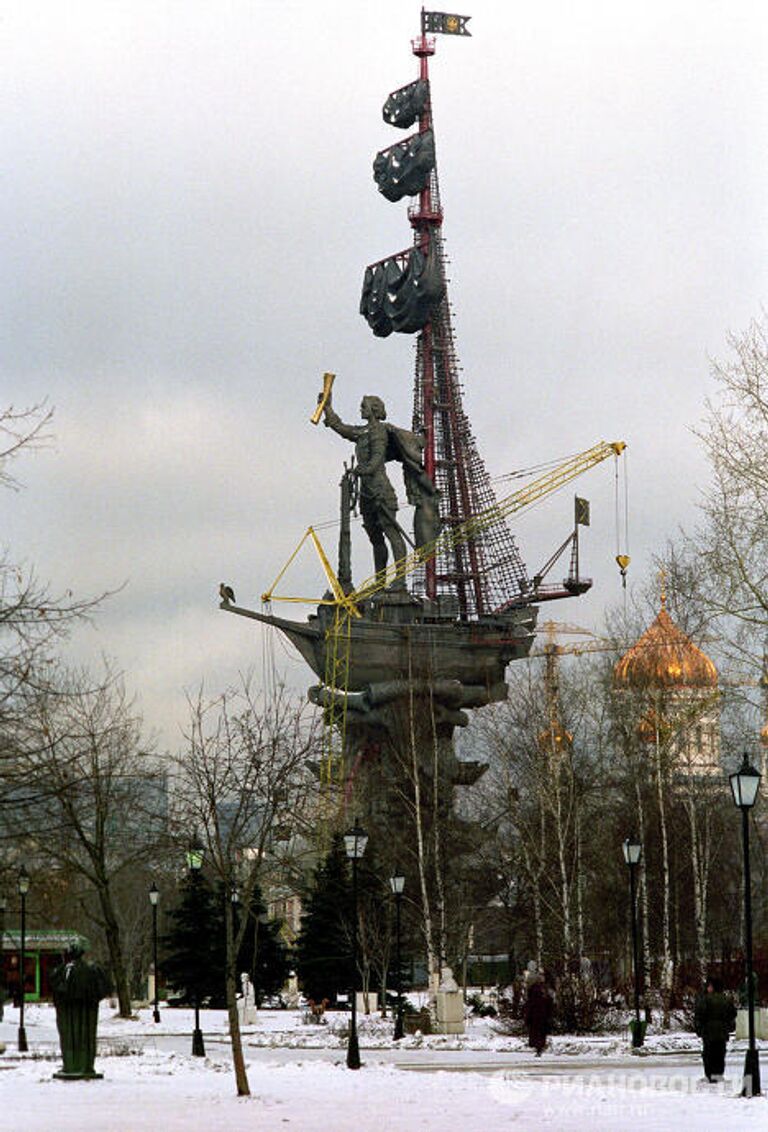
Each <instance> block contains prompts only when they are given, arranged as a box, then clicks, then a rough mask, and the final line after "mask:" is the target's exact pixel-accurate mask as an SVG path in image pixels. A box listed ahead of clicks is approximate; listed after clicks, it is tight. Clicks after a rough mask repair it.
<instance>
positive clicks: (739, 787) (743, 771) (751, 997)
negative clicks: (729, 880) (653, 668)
mask: <svg viewBox="0 0 768 1132" xmlns="http://www.w3.org/2000/svg"><path fill="white" fill-rule="evenodd" d="M728 781H729V782H730V784H731V791H732V793H733V800H734V802H735V804H736V805H737V806H738V808H739V809H740V810H741V833H742V844H743V850H744V952H745V955H746V960H747V964H746V966H747V1016H748V1023H749V1046H748V1048H747V1053H746V1057H745V1059H744V1080H743V1084H742V1090H741V1095H742V1096H745V1097H756V1096H759V1095H760V1062H759V1059H758V1055H757V1048H756V1046H755V986H754V982H753V975H752V881H751V877H750V869H749V811H750V810H751V809H752V807H753V806H754V804H755V801H756V799H757V791H758V788H759V786H760V773H759V771H757V770H755V768H754V767H753V766H752V765H751V763H750V761H749V758H748V757H747V755H746V753H745V754H744V757H743V759H742V763H741V766H740V767H739V769H738V770H737V771H736V772H735V773H734V774H731V775H729V776H728Z"/></svg>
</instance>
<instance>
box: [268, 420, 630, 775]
mask: <svg viewBox="0 0 768 1132" xmlns="http://www.w3.org/2000/svg"><path fill="white" fill-rule="evenodd" d="M625 448H626V444H625V442H624V441H622V440H615V441H600V442H599V443H597V444H595V445H593V446H592V447H591V448H588V449H587V450H586V451H584V452H580V453H577V454H576V455H575V456H570V457H569V458H568V459H567V460H564V461H562V463H560V464H558V465H557V466H556V467H555V468H552V469H551V470H550V471H548V472H546V473H544V474H543V475H541V476H539V477H538V478H537V479H535V480H533V481H532V482H531V483H529V484H528V485H526V486H525V487H523V488H520V489H519V490H518V491H515V492H513V493H512V494H511V495H508V496H506V497H505V498H503V499H501V500H499V501H498V503H495V504H494V505H493V506H492V507H489V508H486V509H485V510H484V511H481V512H480V513H479V514H477V515H474V516H472V518H470V519H467V520H465V521H464V522H462V523H458V524H456V526H451V527H449V528H447V529H446V530H444V531H443V532H442V533H441V534H440V535H439V536H438V537H437V538H436V539H434V540H433V541H431V542H428V543H425V544H424V545H423V546H420V547H417V548H416V549H415V550H414V551H412V552H411V553H410V554H407V555H405V557H403V558H401V559H399V560H398V561H396V562H393V563H392V564H391V565H389V566H388V567H387V568H386V570H382V571H380V572H379V573H376V574H374V575H372V576H371V577H370V578H368V579H366V581H364V582H363V583H362V584H361V585H359V586H357V587H356V588H355V589H354V590H352V591H351V592H345V590H344V588H343V587H342V585H341V584H340V582H339V579H338V577H337V576H336V574H335V572H334V570H333V568H332V566H331V564H330V561H329V559H328V556H327V554H326V553H325V551H324V550H323V547H322V545H321V543H320V540H319V538H318V536H317V533H316V531H315V530H314V528H313V527H309V528H308V529H307V531H306V532H305V533H304V535H303V537H302V539H301V541H300V542H299V545H298V546H297V547H296V549H295V550H294V552H293V554H292V555H291V557H290V558H289V560H288V562H287V563H286V564H285V566H284V567H283V569H282V570H281V571H280V573H279V574H278V576H277V578H276V579H275V581H274V582H273V583H272V585H271V586H270V588H269V589H268V590H266V591H265V593H263V594H262V601H263V602H265V603H268V602H272V601H287V602H311V604H313V605H327V606H332V607H333V620H332V621H331V623H330V625H329V628H328V629H327V631H326V648H325V677H324V683H325V686H326V688H328V689H330V690H331V691H339V692H342V693H346V691H347V687H348V674H349V656H350V647H351V622H352V620H353V619H354V618H360V617H361V616H362V614H361V611H360V606H361V605H362V604H363V603H364V602H367V601H369V600H370V599H371V598H373V597H374V596H375V595H376V594H378V593H380V592H381V591H383V590H385V589H387V588H388V587H389V586H391V585H392V584H393V583H394V582H396V581H399V580H400V579H403V578H406V577H407V576H408V575H410V574H412V573H413V572H414V571H415V570H416V569H418V568H419V567H420V566H423V565H424V564H425V563H426V562H428V561H429V560H430V559H432V558H434V557H436V556H437V555H440V554H446V553H448V552H450V551H451V550H453V549H454V548H456V547H458V546H461V545H463V544H465V543H468V542H471V541H472V539H473V538H475V537H476V536H477V535H479V534H480V533H481V532H483V531H485V530H488V529H489V528H490V527H493V526H495V525H496V524H497V523H501V522H503V521H504V520H505V519H507V518H509V517H510V516H512V515H516V514H519V513H520V512H521V511H524V510H525V509H526V508H528V507H531V506H532V505H533V504H534V503H537V502H538V501H539V500H541V499H543V498H545V497H546V496H548V495H551V494H552V493H553V492H555V491H557V490H558V489H559V488H561V487H563V486H564V485H565V484H567V483H569V482H570V481H571V480H573V479H576V478H577V477H578V476H580V475H583V473H584V472H587V471H589V470H590V469H591V468H593V467H595V466H596V465H597V464H600V463H602V462H603V460H606V459H608V457H609V456H615V457H616V458H618V457H619V456H620V455H621V454H622V452H623V451H624V449H625ZM307 541H311V542H312V544H313V546H314V548H315V550H316V552H317V555H318V557H319V559H320V562H321V564H322V567H323V570H324V572H325V575H326V577H327V579H328V583H329V587H330V593H329V595H328V596H327V597H324V598H322V599H321V600H320V601H318V600H317V598H300V597H286V596H282V595H280V594H277V593H276V592H275V590H276V587H277V586H278V585H279V583H280V581H281V579H282V578H283V576H284V575H285V573H286V571H287V570H288V568H289V566H290V565H291V563H292V562H293V561H294V559H295V558H296V556H297V555H298V553H299V551H300V550H301V548H302V547H303V546H304V544H305V543H306V542H307ZM627 561H628V560H627ZM625 568H626V564H625V565H624V566H622V569H623V570H624V569H625ZM529 600H530V601H531V602H532V603H535V601H536V593H535V590H533V591H532V592H531V594H530V596H529ZM325 721H326V742H325V755H324V759H323V767H324V778H326V781H328V782H330V781H331V778H332V776H333V770H334V767H335V766H341V765H342V764H341V758H340V754H341V751H342V750H343V746H344V736H345V731H346V695H345V694H342V695H341V696H335V695H331V696H330V697H329V702H328V706H327V707H326V713H325Z"/></svg>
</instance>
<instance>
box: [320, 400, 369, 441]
mask: <svg viewBox="0 0 768 1132" xmlns="http://www.w3.org/2000/svg"><path fill="white" fill-rule="evenodd" d="M324 418H325V426H326V428H332V429H333V431H334V432H337V433H338V434H339V436H343V437H344V439H345V440H352V441H355V440H358V439H359V437H360V434H361V433H362V432H363V431H364V430H365V425H350V424H345V423H344V421H343V420H342V419H341V417H340V416H339V414H338V413H336V412H334V410H333V409H332V408H331V406H330V405H326V407H325V411H324Z"/></svg>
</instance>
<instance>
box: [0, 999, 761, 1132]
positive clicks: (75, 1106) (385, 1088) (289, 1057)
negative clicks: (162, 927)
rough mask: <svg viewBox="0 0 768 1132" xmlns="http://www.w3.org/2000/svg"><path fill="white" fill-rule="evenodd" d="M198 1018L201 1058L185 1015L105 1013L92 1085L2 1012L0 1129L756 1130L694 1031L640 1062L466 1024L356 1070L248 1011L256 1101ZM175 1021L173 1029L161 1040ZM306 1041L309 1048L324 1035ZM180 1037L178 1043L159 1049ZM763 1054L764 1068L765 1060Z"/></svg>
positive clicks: (733, 1067)
mask: <svg viewBox="0 0 768 1132" xmlns="http://www.w3.org/2000/svg"><path fill="white" fill-rule="evenodd" d="M207 1013H208V1014H209V1015H211V1016H210V1017H207V1018H205V1019H204V1026H205V1030H206V1041H207V1047H208V1050H207V1051H208V1055H209V1056H208V1057H207V1058H205V1059H200V1058H192V1057H191V1056H189V1051H188V1049H187V1048H186V1047H187V1040H188V1031H187V1022H189V1021H191V1018H188V1017H186V1016H184V1015H183V1013H182V1012H166V1013H164V1015H163V1022H162V1024H161V1025H162V1028H163V1030H164V1031H165V1033H163V1034H160V1033H158V1032H157V1031H158V1030H160V1028H161V1027H153V1026H152V1024H151V1020H149V1021H148V1019H147V1016H146V1015H143V1016H142V1017H141V1018H139V1020H137V1021H136V1022H127V1023H126V1022H122V1021H120V1020H117V1019H113V1018H111V1017H109V1015H108V1014H106V1015H105V1017H104V1019H103V1025H102V1032H101V1043H100V1049H101V1050H103V1054H102V1055H101V1056H100V1057H99V1058H98V1060H97V1068H98V1069H99V1070H100V1072H102V1073H103V1074H104V1080H103V1081H94V1082H61V1081H54V1080H53V1078H52V1074H53V1072H54V1071H55V1070H56V1069H57V1068H58V1067H59V1062H58V1059H57V1058H55V1057H54V1050H55V1027H54V1018H53V1012H52V1011H51V1010H50V1009H49V1008H45V1007H41V1008H35V1009H33V1010H29V1011H28V1037H29V1042H30V1053H29V1054H27V1055H19V1054H18V1053H17V1052H16V1025H17V1017H16V1014H17V1012H15V1011H12V1010H9V1011H7V1012H6V1020H5V1021H4V1022H3V1023H0V1040H1V1041H4V1042H5V1043H6V1045H7V1048H6V1051H5V1053H4V1054H3V1055H0V1132H83V1130H84V1129H87V1132H218V1130H219V1129H222V1130H225V1132H254V1130H262V1129H264V1130H269V1132H274V1130H276V1129H282V1128H285V1129H286V1130H287V1132H290V1130H291V1129H295V1130H296V1132H438V1130H440V1132H443V1130H448V1129H450V1130H451V1132H453V1130H457V1132H489V1130H490V1129H493V1132H503V1130H505V1129H513V1130H517V1129H520V1132H585V1130H586V1129H588V1130H589V1132H624V1130H626V1132H629V1130H630V1129H631V1130H633V1132H634V1129H636V1128H638V1127H642V1129H643V1132H669V1129H670V1128H675V1127H687V1128H691V1129H695V1132H724V1130H726V1129H733V1130H734V1132H753V1130H754V1132H765V1129H766V1128H768V1099H767V1098H766V1097H756V1098H753V1099H751V1100H746V1099H741V1098H739V1097H738V1096H735V1095H734V1093H735V1092H736V1091H737V1089H738V1087H739V1085H740V1074H741V1068H742V1064H743V1050H742V1049H741V1048H740V1046H736V1047H733V1046H732V1047H731V1049H730V1050H729V1056H728V1062H727V1075H728V1077H727V1080H726V1082H725V1083H724V1084H723V1085H722V1086H708V1085H707V1086H703V1088H702V1086H701V1085H700V1083H699V1078H700V1077H701V1068H700V1062H699V1060H698V1058H697V1056H696V1046H695V1039H693V1038H692V1036H691V1035H676V1036H675V1038H674V1041H673V1040H671V1039H666V1044H667V1045H669V1046H671V1048H670V1049H669V1050H668V1052H665V1051H664V1049H663V1048H662V1049H658V1050H657V1051H656V1052H655V1053H654V1052H651V1053H650V1054H649V1055H648V1056H646V1057H632V1056H630V1055H629V1054H628V1052H627V1046H626V1043H625V1042H624V1041H622V1040H618V1041H616V1040H614V1039H611V1038H604V1039H597V1040H596V1039H585V1040H584V1041H582V1042H579V1041H578V1040H576V1039H563V1041H562V1043H561V1046H560V1050H561V1051H560V1052H557V1048H558V1047H557V1043H555V1052H553V1053H548V1054H546V1055H545V1057H544V1058H543V1059H542V1060H541V1061H536V1060H534V1059H532V1058H531V1057H530V1056H529V1055H528V1053H527V1052H526V1051H525V1049H524V1047H523V1046H522V1043H520V1042H519V1041H517V1040H516V1039H505V1041H506V1043H507V1046H506V1048H504V1047H503V1044H502V1046H501V1048H500V1043H499V1041H498V1040H497V1036H494V1035H492V1034H491V1033H490V1032H489V1031H487V1030H482V1029H480V1028H478V1029H477V1030H476V1031H474V1030H473V1033H472V1034H471V1035H470V1037H469V1038H468V1039H467V1040H466V1041H464V1042H463V1048H442V1049H441V1048H435V1046H434V1045H433V1046H431V1047H430V1046H429V1045H428V1044H427V1042H426V1041H425V1044H424V1045H423V1046H421V1048H419V1047H418V1045H416V1046H414V1045H413V1044H412V1045H411V1046H410V1047H408V1048H401V1049H396V1048H392V1046H391V1043H390V1047H389V1048H378V1049H366V1048H365V1044H364V1043H363V1049H362V1057H363V1068H362V1069H361V1070H360V1071H359V1072H358V1073H354V1072H350V1071H349V1070H348V1069H347V1068H346V1066H345V1065H344V1050H343V1047H341V1046H340V1045H339V1040H338V1037H334V1036H333V1034H326V1035H324V1042H323V1044H318V1046H317V1047H316V1048H314V1049H312V1050H308V1049H298V1048H295V1047H294V1048H286V1047H285V1046H282V1045H277V1044H275V1046H273V1047H269V1046H268V1045H266V1044H264V1039H265V1031H267V1030H269V1029H270V1027H272V1028H273V1029H274V1033H273V1040H274V1042H275V1043H278V1042H282V1041H292V1042H295V1041H298V1040H299V1039H300V1037H301V1032H300V1031H301V1027H300V1025H299V1024H298V1022H296V1020H292V1022H296V1024H295V1025H293V1024H291V1027H290V1030H291V1032H286V1030H285V1026H286V1018H285V1015H283V1016H282V1018H281V1017H280V1016H279V1015H276V1016H274V1017H273V1018H271V1019H270V1018H266V1017H264V1018H260V1030H261V1033H260V1037H259V1042H260V1045H259V1046H258V1047H254V1046H250V1045H249V1046H248V1048H247V1058H248V1063H249V1067H248V1075H249V1080H250V1085H251V1090H252V1096H250V1097H242V1098H238V1097H236V1096H235V1095H234V1081H233V1076H232V1070H231V1065H230V1060H229V1056H228V1050H227V1048H226V1043H225V1033H224V1025H223V1019H222V1018H216V1017H213V1014H214V1012H207ZM171 1028H172V1029H173V1034H174V1035H175V1036H172V1035H168V1034H167V1031H168V1030H169V1029H171ZM185 1031H187V1032H186V1033H185ZM483 1034H485V1037H483ZM252 1036H253V1035H251V1034H248V1035H247V1036H246V1040H247V1041H250V1040H251V1037H252ZM308 1037H311V1035H308ZM312 1040H318V1042H319V1041H320V1036H319V1035H318V1036H317V1038H313V1039H312ZM379 1040H380V1041H381V1039H379ZM177 1041H178V1042H180V1043H181V1045H182V1047H183V1048H184V1052H176V1051H175V1050H174V1049H169V1048H164V1047H166V1045H167V1044H168V1043H173V1044H175V1043H176V1042H177ZM436 1041H437V1043H438V1044H439V1042H440V1039H436ZM510 1043H512V1046H513V1047H514V1048H510ZM657 1044H658V1043H657ZM664 1044H665V1043H664V1042H662V1043H661V1045H662V1046H663V1045H664ZM454 1045H456V1046H459V1047H461V1045H462V1043H454ZM649 1045H651V1046H652V1043H649ZM470 1046H472V1047H474V1048H468V1047H470ZM129 1049H135V1050H137V1051H138V1050H140V1049H143V1052H133V1053H130V1052H127V1051H128V1050H129ZM579 1049H581V1052H578V1050H579ZM563 1050H567V1051H569V1052H562V1051H563ZM622 1051H623V1053H622ZM41 1054H42V1056H40V1055H41ZM121 1054H122V1055H121ZM763 1062H764V1065H763V1072H764V1074H765V1075H766V1077H768V1056H766V1054H764V1055H763Z"/></svg>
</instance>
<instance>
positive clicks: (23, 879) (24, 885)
mask: <svg viewBox="0 0 768 1132" xmlns="http://www.w3.org/2000/svg"><path fill="white" fill-rule="evenodd" d="M28 892H29V874H28V873H27V870H26V869H25V868H24V866H23V865H22V866H21V869H20V870H19V896H20V897H21V952H20V955H19V1041H18V1045H19V1053H26V1052H27V1050H28V1049H29V1046H28V1045H27V1031H26V1030H25V1029H24V992H25V990H26V979H25V978H24V952H25V950H26V946H27V893H28Z"/></svg>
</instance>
